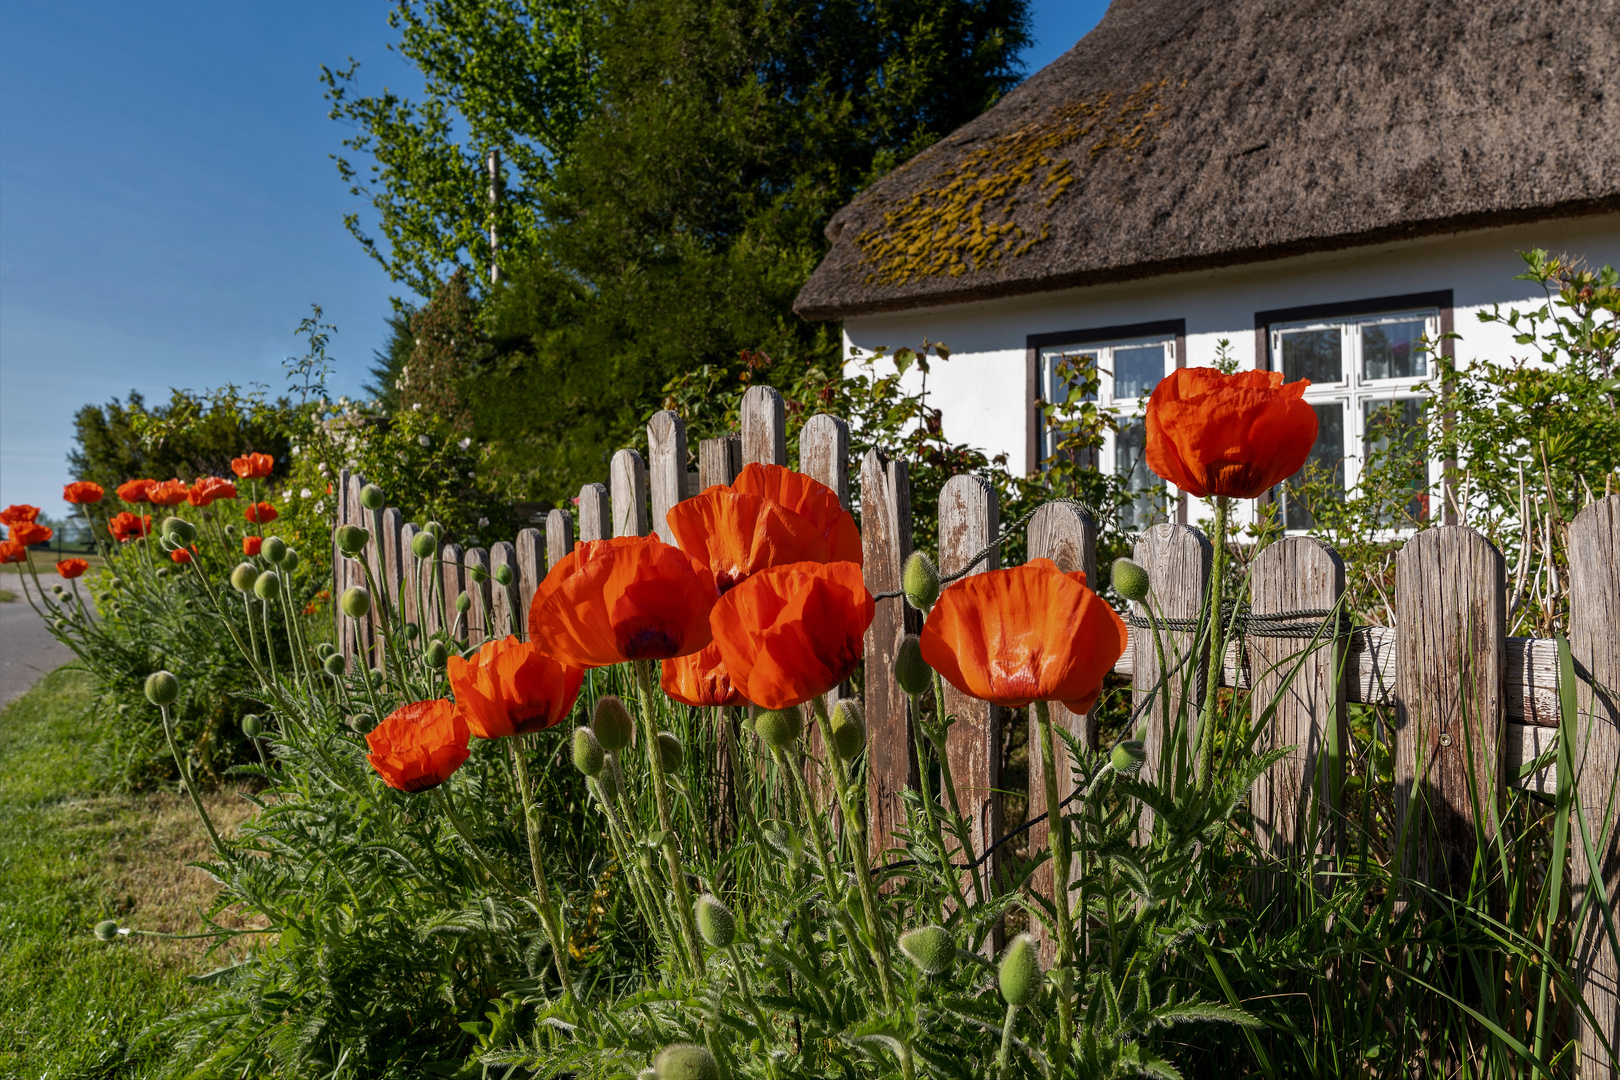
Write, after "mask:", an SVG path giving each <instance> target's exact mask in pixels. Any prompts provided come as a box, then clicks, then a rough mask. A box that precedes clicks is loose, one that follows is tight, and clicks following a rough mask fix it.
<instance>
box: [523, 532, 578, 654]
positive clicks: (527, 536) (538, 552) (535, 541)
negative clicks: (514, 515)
mask: <svg viewBox="0 0 1620 1080" xmlns="http://www.w3.org/2000/svg"><path fill="white" fill-rule="evenodd" d="M558 512H559V511H556V510H553V511H551V513H553V514H556V513H558ZM563 518H564V520H567V515H566V514H564V515H563ZM550 539H551V518H550V517H549V515H548V517H547V519H546V528H545V531H544V532H542V531H541V530H539V529H519V530H518V534H517V541H516V542H515V543H514V544H513V545H512V546H513V548H514V549H516V550H515V554H516V557H517V565H516V566H514V567H512V569H513V570H515V571H517V589H516V591H515V592H514V593H513V594H512V599H513V601H514V602H515V606H514V608H513V610H512V633H514V634H517V635H519V636H525V635H527V634H528V632H529V606H530V605H531V604H532V603H533V602H534V592H535V590H536V589H538V588H539V587H540V583H541V582H542V581H544V580H545V579H546V547H547V542H548V541H549V540H550Z"/></svg>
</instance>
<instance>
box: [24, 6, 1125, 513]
mask: <svg viewBox="0 0 1620 1080" xmlns="http://www.w3.org/2000/svg"><path fill="white" fill-rule="evenodd" d="M1032 6H1033V14H1034V36H1035V44H1034V45H1033V46H1032V47H1031V48H1030V50H1029V51H1028V52H1027V53H1026V54H1025V61H1026V64H1027V67H1028V70H1029V71H1030V72H1034V71H1036V70H1038V69H1039V68H1040V67H1041V66H1043V65H1044V64H1046V63H1047V62H1049V61H1050V60H1052V59H1053V58H1055V57H1056V56H1058V55H1059V54H1060V53H1062V52H1063V51H1065V50H1066V49H1068V48H1069V47H1070V46H1071V45H1073V44H1074V42H1075V41H1077V40H1078V39H1079V38H1080V37H1081V36H1082V35H1083V34H1084V33H1085V32H1086V31H1087V30H1089V29H1090V28H1091V27H1092V26H1093V25H1095V24H1096V22H1097V20H1098V19H1099V18H1101V16H1102V13H1103V11H1104V9H1105V8H1106V6H1107V5H1106V4H1105V3H1103V2H1101V0H1072V2H1063V0H1035V3H1034V4H1033V5H1032ZM388 10H389V5H388V4H386V3H383V2H380V0H347V2H344V3H333V2H331V0H327V2H325V3H315V2H308V0H279V2H278V3H275V4H260V5H239V4H202V3H189V4H188V3H176V2H164V0H158V2H147V3H141V4H130V3H113V2H106V0H95V2H80V0H53V2H51V3H47V4H39V3H24V2H21V0H0V505H4V504H7V503H15V502H27V503H34V504H36V505H39V506H42V507H44V508H45V510H46V512H47V513H50V514H53V515H60V514H61V513H62V512H63V511H64V510H65V509H66V507H65V505H64V504H63V503H62V502H61V499H60V494H61V485H62V484H64V483H66V482H67V481H68V480H69V479H72V478H71V477H69V476H68V474H67V464H66V461H65V458H66V455H67V452H68V450H69V449H70V448H71V447H72V442H73V414H74V412H75V411H76V410H77V409H78V408H79V407H80V406H82V405H84V404H86V403H90V402H96V403H100V402H105V401H107V400H108V399H110V398H112V397H115V396H117V397H122V396H124V395H125V394H128V393H129V392H130V391H131V390H139V391H141V392H142V393H143V394H145V395H146V396H147V398H148V400H163V399H165V398H167V396H168V391H169V388H170V387H172V386H179V387H189V388H193V389H203V388H206V387H211V386H217V385H221V384H223V383H226V382H236V383H238V384H247V383H252V382H259V383H264V384H268V385H269V386H270V387H271V388H273V389H275V390H277V391H279V390H280V388H281V386H282V382H283V371H282V367H281V364H282V360H283V359H284V358H285V357H287V356H288V355H290V354H293V353H296V352H298V351H299V348H298V342H297V340H296V338H295V337H294V335H293V329H294V327H296V326H297V324H298V321H299V320H300V319H302V318H303V317H304V316H305V315H306V314H308V312H309V308H310V305H311V304H312V303H319V304H320V305H321V306H322V307H323V309H324V311H325V321H327V322H330V323H334V324H336V326H337V328H338V333H337V335H336V337H335V338H334V340H333V343H332V347H331V350H330V351H331V353H332V355H333V356H334V357H335V358H336V360H337V374H336V377H335V379H334V380H333V382H332V388H333V390H334V392H335V393H348V394H354V393H356V392H358V391H359V389H360V387H361V385H362V384H363V383H364V382H365V380H366V373H367V370H368V368H369V367H370V364H371V354H372V350H373V349H375V348H378V347H380V346H381V345H382V343H383V340H384V336H385V329H384V322H383V320H384V317H385V316H386V314H387V313H388V310H389V302H388V301H389V297H390V296H391V295H396V294H398V293H399V292H400V291H401V290H400V288H399V287H398V286H395V285H393V284H392V283H391V282H389V280H388V278H387V275H386V274H384V273H383V271H382V270H381V268H380V267H378V266H377V264H376V263H374V262H373V261H372V260H371V259H370V258H369V257H368V256H366V255H365V254H364V253H363V252H362V251H361V250H360V247H359V245H358V244H356V243H355V241H354V240H353V239H352V238H351V237H350V236H349V234H348V233H347V231H345V229H344V228H343V222H342V217H343V214H344V213H345V212H347V211H350V210H364V207H363V205H360V204H359V200H357V199H356V198H355V197H354V196H351V195H349V194H348V192H347V190H346V189H345V187H344V185H343V184H342V182H341V181H340V180H339V179H338V176H337V173H336V170H335V169H334V168H333V166H332V162H331V161H330V159H329V157H328V155H330V154H332V153H335V152H337V151H339V150H340V149H341V146H340V140H341V139H342V138H343V136H344V134H345V133H346V129H345V128H343V127H341V126H340V125H339V124H337V123H335V122H333V121H331V120H328V119H327V117H326V102H325V101H324V100H323V98H322V96H321V86H320V83H319V81H318V78H317V77H318V75H319V72H320V65H322V64H323V63H324V64H327V65H330V66H334V67H335V66H337V65H338V64H341V63H342V62H344V60H345V58H346V57H348V56H350V55H353V56H354V57H356V58H357V59H359V60H360V61H361V62H362V68H361V71H362V75H363V79H364V84H365V85H366V86H367V87H368V88H371V89H375V88H379V87H381V86H383V85H388V86H391V87H394V88H396V89H401V90H404V91H406V92H411V91H413V90H415V89H416V88H417V87H419V85H420V82H419V80H418V79H416V78H414V76H413V72H412V71H411V70H410V69H409V68H408V67H407V66H406V65H405V64H403V63H402V62H401V61H400V60H399V59H398V58H396V57H395V56H393V55H392V54H391V53H389V52H388V51H387V48H386V46H387V44H388V42H389V41H390V40H392V34H391V32H390V30H389V27H388V22H387V14H388Z"/></svg>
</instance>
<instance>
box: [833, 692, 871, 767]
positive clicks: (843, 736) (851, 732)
mask: <svg viewBox="0 0 1620 1080" xmlns="http://www.w3.org/2000/svg"><path fill="white" fill-rule="evenodd" d="M830 720H831V723H830V725H829V726H830V727H831V730H830V731H829V732H828V733H827V742H828V745H830V746H831V747H832V750H833V753H835V754H837V755H838V756H839V757H841V758H843V759H844V760H845V761H854V760H855V758H856V757H857V756H859V754H860V752H861V748H862V747H864V746H865V745H866V717H864V716H862V715H861V707H860V706H859V705H857V704H855V702H854V701H853V700H849V699H846V700H843V701H840V702H839V703H838V704H837V705H835V706H833V711H832V716H831V718H830Z"/></svg>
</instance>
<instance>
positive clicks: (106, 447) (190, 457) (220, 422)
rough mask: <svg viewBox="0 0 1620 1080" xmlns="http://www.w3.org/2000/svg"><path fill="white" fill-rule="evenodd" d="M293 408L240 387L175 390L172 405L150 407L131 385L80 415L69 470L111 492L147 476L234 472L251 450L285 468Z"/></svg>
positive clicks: (190, 477) (284, 401)
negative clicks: (239, 459) (235, 460)
mask: <svg viewBox="0 0 1620 1080" xmlns="http://www.w3.org/2000/svg"><path fill="white" fill-rule="evenodd" d="M293 413H294V408H293V406H292V404H291V403H290V402H289V401H287V399H285V398H282V399H281V400H280V401H276V402H267V401H266V400H265V399H264V397H263V395H262V394H260V393H258V392H249V393H246V394H244V393H242V392H241V391H239V390H238V389H237V388H236V387H235V386H226V387H223V388H221V389H219V390H211V391H208V392H207V393H204V394H197V393H194V392H192V391H190V390H173V391H170V396H169V400H168V401H167V402H165V403H164V404H161V405H157V406H150V407H149V406H148V405H147V404H146V399H145V398H144V397H142V396H141V394H140V393H139V392H137V391H134V390H131V391H130V392H129V397H128V398H127V399H125V400H123V401H119V400H118V399H117V398H113V399H112V400H111V401H109V402H107V404H105V405H86V406H84V407H83V408H82V409H80V410H79V411H78V412H77V413H76V414H74V417H73V428H74V439H75V443H76V445H75V447H74V449H73V450H71V451H69V452H68V468H69V469H70V470H71V471H72V474H73V476H74V478H75V479H79V480H93V481H95V482H96V483H98V484H100V485H101V486H102V487H104V488H106V489H107V490H108V492H111V491H112V489H113V488H115V487H116V486H118V485H119V484H121V483H123V482H124V481H125V480H133V479H136V478H139V477H148V478H151V479H154V480H167V479H169V478H171V477H178V478H179V479H181V480H185V481H188V482H189V481H192V480H195V479H196V478H197V477H199V476H225V477H229V476H230V475H231V459H232V458H234V457H240V456H241V455H243V454H246V453H248V452H249V451H256V452H258V453H264V454H269V455H270V456H271V457H273V458H275V459H276V468H277V472H278V473H280V472H281V471H282V469H283V468H284V467H285V464H286V461H287V450H288V446H289V443H290V441H291V440H290V431H291V421H292V417H293Z"/></svg>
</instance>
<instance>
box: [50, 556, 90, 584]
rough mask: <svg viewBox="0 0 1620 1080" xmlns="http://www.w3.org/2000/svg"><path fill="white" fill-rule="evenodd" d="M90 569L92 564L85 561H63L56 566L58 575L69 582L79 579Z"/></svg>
mask: <svg viewBox="0 0 1620 1080" xmlns="http://www.w3.org/2000/svg"><path fill="white" fill-rule="evenodd" d="M88 569H90V564H89V563H88V562H87V561H85V560H84V559H63V560H62V561H61V562H59V563H57V564H56V573H57V575H58V576H60V577H63V578H66V579H67V580H69V581H72V580H73V579H74V578H76V577H79V576H80V575H81V574H83V573H84V572H85V571H86V570H88Z"/></svg>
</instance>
